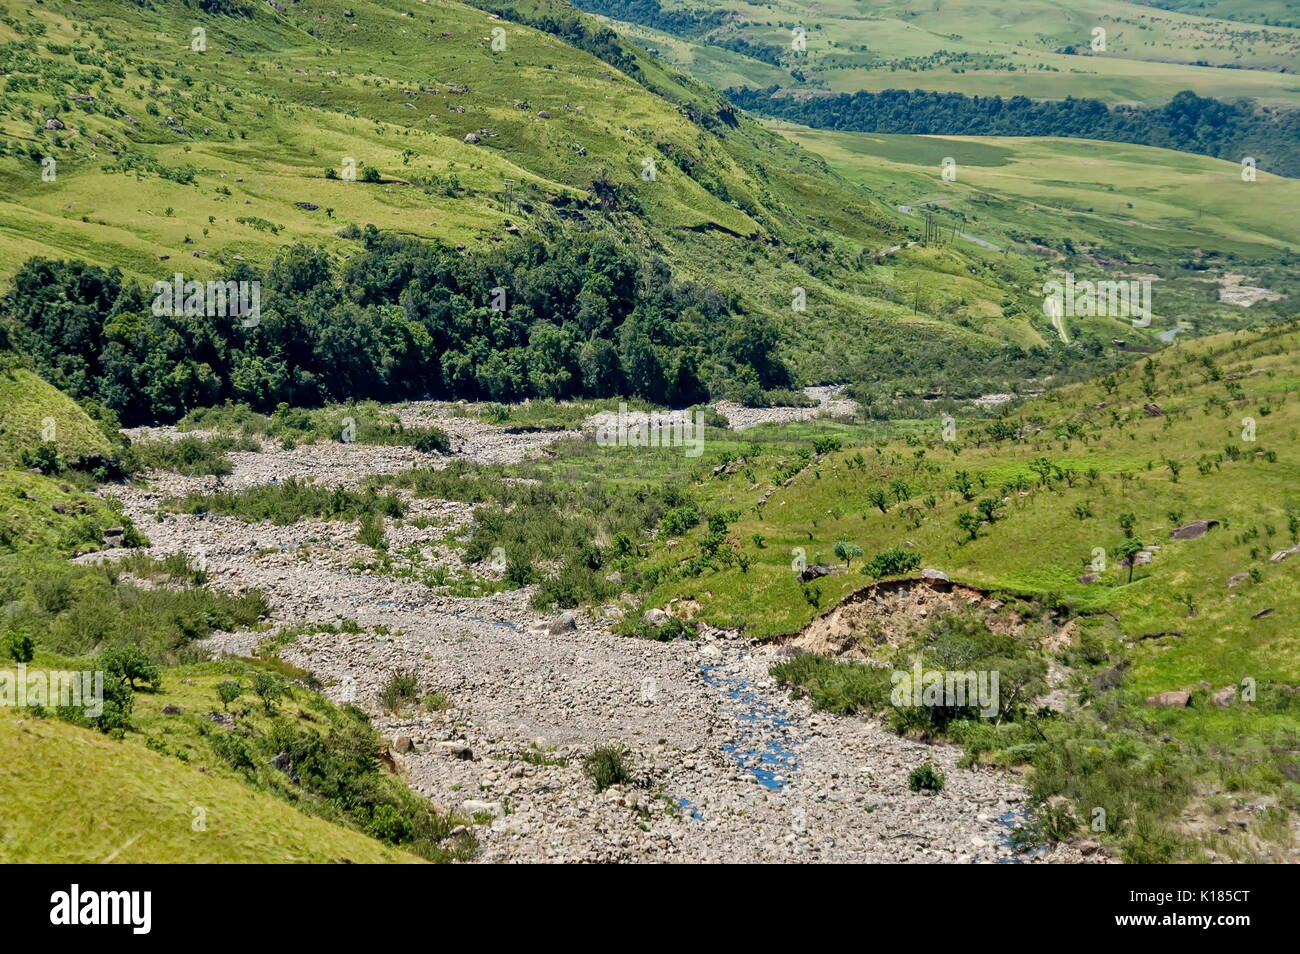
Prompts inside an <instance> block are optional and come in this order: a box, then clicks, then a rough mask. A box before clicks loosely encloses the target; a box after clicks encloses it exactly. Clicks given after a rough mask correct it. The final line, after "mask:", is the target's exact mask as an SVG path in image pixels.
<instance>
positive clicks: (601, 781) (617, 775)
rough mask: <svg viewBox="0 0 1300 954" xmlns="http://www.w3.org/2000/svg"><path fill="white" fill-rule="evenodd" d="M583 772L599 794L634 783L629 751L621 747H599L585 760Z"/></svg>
mask: <svg viewBox="0 0 1300 954" xmlns="http://www.w3.org/2000/svg"><path fill="white" fill-rule="evenodd" d="M582 770H583V771H584V772H586V773H587V777H588V778H590V779H591V780H592V782H593V783H594V784H595V786H596V791H598V792H603V791H604V790H605V789H607V788H609V787H611V786H613V785H626V784H628V783H629V782H631V781H632V763H631V762H630V761H629V760H628V757H627V749H626V748H624V747H623V746H621V745H600V746H597V747H596V748H595V749H593V750H592V753H591V754H590V755H588V756H587V757H586V758H585V759H583V762H582Z"/></svg>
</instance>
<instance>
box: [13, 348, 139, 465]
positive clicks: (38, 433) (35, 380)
mask: <svg viewBox="0 0 1300 954" xmlns="http://www.w3.org/2000/svg"><path fill="white" fill-rule="evenodd" d="M2 357H3V355H0V358H2ZM42 444H47V445H53V448H54V449H55V450H56V451H57V453H58V456H59V457H60V458H61V460H62V461H63V462H64V463H66V464H67V465H70V466H71V465H76V464H78V463H80V462H86V463H94V462H98V461H101V460H104V459H107V458H110V457H112V456H113V455H114V453H115V449H114V447H113V446H112V444H111V443H110V441H109V440H108V438H107V437H106V436H105V434H104V432H103V430H102V429H101V427H100V426H99V425H98V424H97V423H96V422H95V421H94V420H92V419H91V417H90V416H89V415H88V414H87V413H86V412H85V411H84V410H82V408H81V407H79V406H78V405H77V403H76V402H75V401H73V400H72V399H71V398H69V397H67V396H66V395H64V394H62V393H61V392H59V391H58V390H57V389H56V388H54V387H53V386H51V385H49V384H47V383H46V382H45V381H43V380H41V379H40V378H39V377H37V376H36V375H35V374H33V373H32V372H31V371H28V370H26V369H24V368H21V367H4V366H3V362H2V361H0V468H5V467H11V468H18V467H22V468H23V469H26V468H27V467H29V466H31V465H30V464H26V463H24V462H23V456H24V454H31V453H33V452H34V451H36V450H37V449H38V448H39V447H40V446H41V445H42Z"/></svg>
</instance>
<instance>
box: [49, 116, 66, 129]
mask: <svg viewBox="0 0 1300 954" xmlns="http://www.w3.org/2000/svg"><path fill="white" fill-rule="evenodd" d="M45 128H46V129H63V128H64V126H63V120H61V119H58V118H56V117H53V116H51V117H50V118H49V119H47V120H45Z"/></svg>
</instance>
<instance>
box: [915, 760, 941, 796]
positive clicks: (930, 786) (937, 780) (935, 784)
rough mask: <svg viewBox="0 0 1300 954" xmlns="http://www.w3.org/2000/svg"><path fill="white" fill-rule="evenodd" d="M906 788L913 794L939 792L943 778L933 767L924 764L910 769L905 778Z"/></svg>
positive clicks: (927, 763)
mask: <svg viewBox="0 0 1300 954" xmlns="http://www.w3.org/2000/svg"><path fill="white" fill-rule="evenodd" d="M907 787H908V788H909V789H911V790H912V791H914V792H941V791H943V776H942V775H940V774H939V771H938V770H937V769H936V768H935V767H934V766H933V765H931V764H930V763H929V762H926V763H925V764H924V765H918V766H917V767H916V768H914V769H912V771H911V773H910V774H909V775H908V776H907Z"/></svg>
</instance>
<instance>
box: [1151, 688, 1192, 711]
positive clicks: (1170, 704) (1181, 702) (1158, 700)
mask: <svg viewBox="0 0 1300 954" xmlns="http://www.w3.org/2000/svg"><path fill="white" fill-rule="evenodd" d="M1191 703H1192V694H1191V693H1190V692H1183V691H1182V690H1181V689H1170V690H1167V691H1165V692H1157V693H1156V694H1155V695H1154V696H1150V697H1149V698H1148V699H1147V705H1149V706H1159V707H1160V708H1162V709H1176V708H1181V707H1183V706H1189V705H1191Z"/></svg>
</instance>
